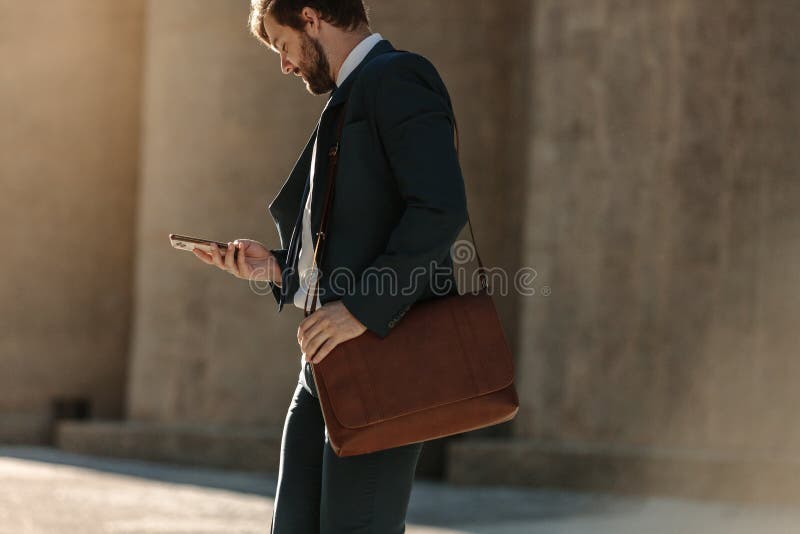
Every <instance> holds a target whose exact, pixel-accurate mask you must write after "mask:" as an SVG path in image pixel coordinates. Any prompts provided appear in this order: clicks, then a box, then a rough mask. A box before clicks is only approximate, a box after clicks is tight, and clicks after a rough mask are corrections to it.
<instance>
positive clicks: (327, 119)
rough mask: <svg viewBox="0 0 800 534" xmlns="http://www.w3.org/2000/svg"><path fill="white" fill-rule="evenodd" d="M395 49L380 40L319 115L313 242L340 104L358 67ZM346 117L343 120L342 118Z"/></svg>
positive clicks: (345, 99)
mask: <svg viewBox="0 0 800 534" xmlns="http://www.w3.org/2000/svg"><path fill="white" fill-rule="evenodd" d="M393 50H394V47H393V46H392V43H390V42H389V41H388V40H387V39H381V40H380V41H378V42H377V43H376V44H375V46H373V47H372V49H371V50H370V51H369V52H368V53H367V55H366V56H365V57H364V59H363V60H362V61H361V63H359V64H358V65H357V66H356V68H355V69H353V71H352V72H351V73H350V75H348V76H347V78H346V79H345V81H344V82H343V83H342V85H341V87H337V88H336V90H334V91H333V94H332V95H331V99H330V101H329V102H328V105H327V106H325V109H324V110H323V112H322V116H321V118H320V126H319V128H320V130H319V137H318V139H317V156H316V161H315V162H314V188H313V190H312V193H311V235H312V236H313V238H314V240H315V242H316V238H317V232H318V231H319V227H320V224H321V223H322V210H323V208H324V206H323V203H324V201H325V190H326V189H327V187H328V163H329V161H330V160H329V158H328V150H329V149H330V148H331V147H332V146H333V145H334V143H335V142H336V127H337V125H338V122H339V113H340V112H341V111H342V110H341V109H340V108H339V107H340V106H341V104H344V103H345V102H346V101H347V98H348V97H349V96H350V89H351V88H352V87H353V84H354V83H355V80H356V79H357V78H358V75H359V73H360V72H361V69H362V68H363V67H364V65H366V64H367V63H368V62H369V61H370V60H371V59H372V58H374V57H376V56H378V55H380V54H384V53H386V52H391V51H393ZM345 120H346V119H345Z"/></svg>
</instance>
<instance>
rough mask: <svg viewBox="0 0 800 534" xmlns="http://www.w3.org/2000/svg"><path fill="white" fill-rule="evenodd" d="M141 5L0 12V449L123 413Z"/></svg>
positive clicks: (91, 1) (45, 5) (71, 4)
mask: <svg viewBox="0 0 800 534" xmlns="http://www.w3.org/2000/svg"><path fill="white" fill-rule="evenodd" d="M142 8H143V6H142V3H141V2H139V1H127V2H98V1H96V0H70V1H67V0H54V1H51V2H2V4H0V64H2V65H3V67H2V68H1V69H0V182H1V183H2V194H0V220H2V226H3V228H4V233H3V236H4V237H3V240H4V256H5V259H4V262H3V267H2V276H0V316H2V318H3V320H2V321H0V366H2V372H0V441H4V442H14V441H27V442H36V441H41V440H44V439H47V430H48V427H47V425H48V421H49V416H50V402H51V399H53V398H54V397H57V396H78V397H85V398H87V399H88V400H89V401H90V402H91V409H92V412H93V414H94V415H97V416H100V417H118V416H120V415H122V412H123V399H124V391H125V380H126V379H125V369H126V361H127V360H126V356H127V350H128V341H129V339H128V329H129V321H130V312H131V273H132V268H131V266H132V260H133V256H134V246H133V242H132V237H133V225H134V222H133V217H134V203H135V185H136V175H137V167H138V142H139V130H138V123H139V87H140V71H141V48H142V33H141V30H142V15H143V12H142Z"/></svg>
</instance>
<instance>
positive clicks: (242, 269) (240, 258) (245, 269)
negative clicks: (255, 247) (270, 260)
mask: <svg viewBox="0 0 800 534" xmlns="http://www.w3.org/2000/svg"><path fill="white" fill-rule="evenodd" d="M234 243H236V247H237V248H238V249H239V252H238V253H237V254H235V256H236V268H237V269H238V271H239V275H240V276H241V277H242V278H250V274H251V272H252V269H250V266H249V265H247V262H246V261H244V258H245V256H246V250H247V245H248V243H247V242H246V241H238V242H236V241H234Z"/></svg>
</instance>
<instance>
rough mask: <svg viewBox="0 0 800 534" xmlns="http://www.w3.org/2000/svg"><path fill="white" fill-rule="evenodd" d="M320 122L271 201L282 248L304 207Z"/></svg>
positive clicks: (269, 207) (270, 209)
mask: <svg viewBox="0 0 800 534" xmlns="http://www.w3.org/2000/svg"><path fill="white" fill-rule="evenodd" d="M318 129H319V122H317V125H316V126H315V127H314V131H312V132H311V136H310V137H309V139H308V141H307V142H306V146H305V148H304V149H303V151H302V152H301V153H300V157H299V158H297V162H296V163H295V164H294V168H293V169H292V172H290V173H289V177H288V178H287V179H286V181H285V182H284V183H283V185H282V186H281V189H280V191H278V194H277V195H275V197H274V198H273V199H272V202H270V203H269V206H268V210H269V213H270V215H272V219H273V220H274V221H275V225H276V226H277V227H278V237H279V238H280V241H281V248H288V247H289V239H290V237H291V235H292V230H293V229H294V223H295V219H296V217H297V212H298V210H301V209H302V206H300V201H301V200H302V198H301V197H302V195H303V190H304V189H305V185H306V179H307V178H308V172H309V170H310V169H311V152H312V149H313V147H314V139H315V138H316V136H317V130H318Z"/></svg>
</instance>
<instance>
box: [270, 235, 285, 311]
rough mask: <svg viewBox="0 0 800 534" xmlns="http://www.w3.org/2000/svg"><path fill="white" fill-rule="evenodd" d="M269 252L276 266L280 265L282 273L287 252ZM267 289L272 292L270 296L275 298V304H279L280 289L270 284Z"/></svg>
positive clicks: (278, 250) (272, 249)
mask: <svg viewBox="0 0 800 534" xmlns="http://www.w3.org/2000/svg"><path fill="white" fill-rule="evenodd" d="M269 251H270V252H271V253H272V255H273V256H275V260H276V261H277V262H278V265H280V267H281V272H283V271H284V268H285V267H286V255H287V253H288V252H289V250H288V249H285V248H271V249H269ZM269 287H270V289H271V290H272V296H273V297H275V303H276V304H277V303H280V299H281V288H280V287H279V286H277V285H276V284H274V283H272V282H270V283H269Z"/></svg>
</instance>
